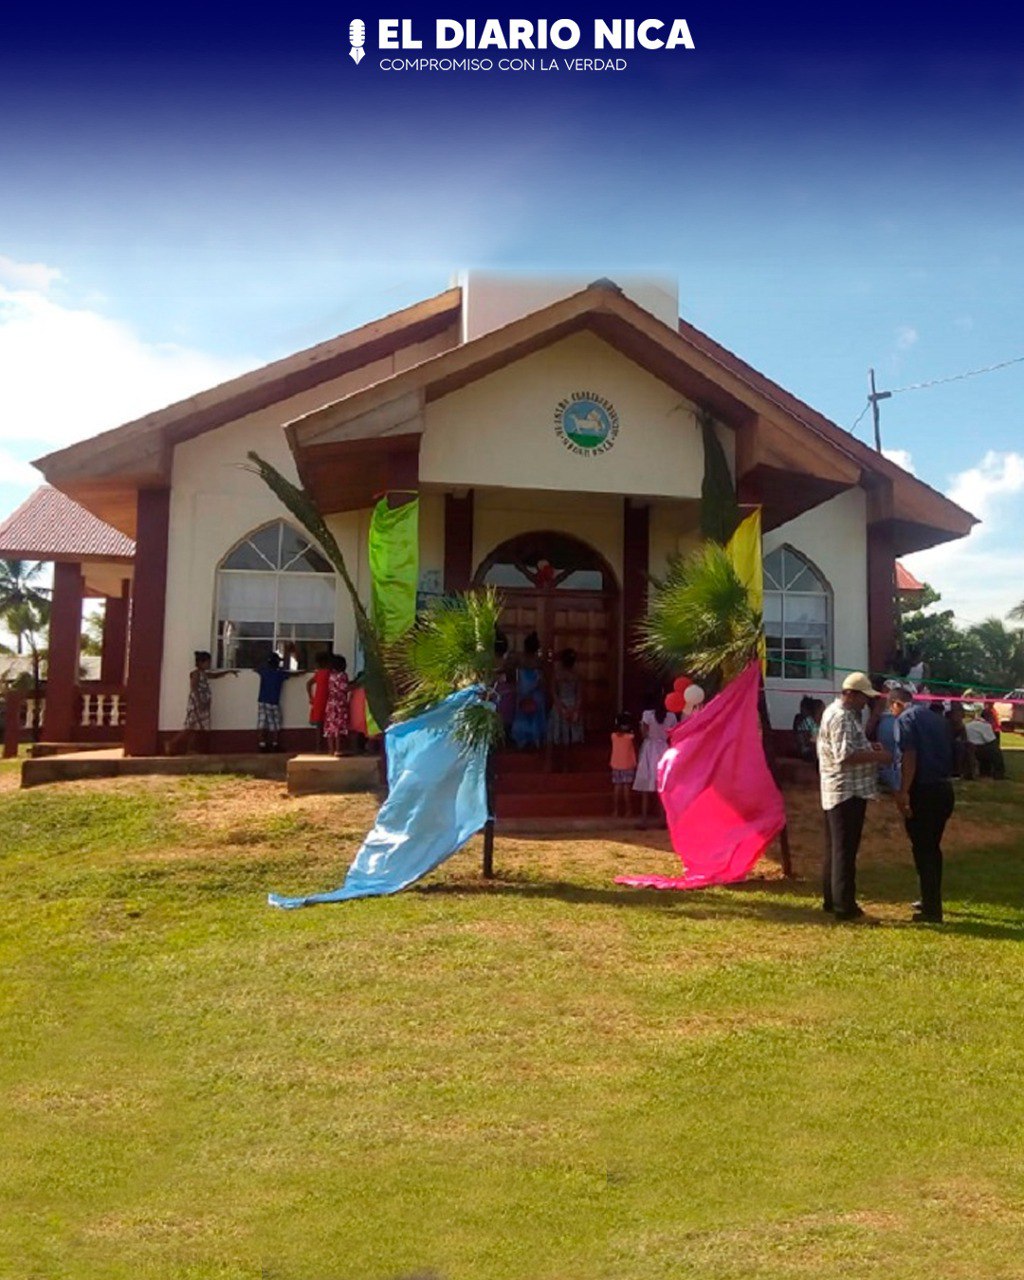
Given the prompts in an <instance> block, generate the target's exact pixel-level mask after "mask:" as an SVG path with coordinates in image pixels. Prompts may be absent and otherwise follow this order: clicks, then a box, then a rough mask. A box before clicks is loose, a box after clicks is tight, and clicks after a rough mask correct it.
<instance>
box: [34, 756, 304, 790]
mask: <svg viewBox="0 0 1024 1280" xmlns="http://www.w3.org/2000/svg"><path fill="white" fill-rule="evenodd" d="M287 760H288V757H287V756H285V755H274V754H273V753H271V752H267V753H260V752H246V753H242V754H232V755H228V754H224V753H218V754H210V755H194V756H125V754H124V752H123V751H122V750H121V748H120V747H116V748H110V749H107V750H103V751H88V750H86V751H74V752H69V753H68V754H67V755H63V756H44V757H42V758H40V759H37V760H33V759H28V760H25V761H23V763H22V766H21V785H22V786H23V787H38V786H41V785H42V784H43V783H47V782H74V781H76V780H79V779H82V778H123V777H142V776H145V775H147V774H149V775H153V774H158V775H165V776H174V777H180V776H182V775H187V774H190V773H244V774H246V775H248V776H249V777H253V778H271V779H274V780H276V781H281V782H283V781H284V777H285V766H286V764H287Z"/></svg>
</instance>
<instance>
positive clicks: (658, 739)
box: [633, 703, 679, 827]
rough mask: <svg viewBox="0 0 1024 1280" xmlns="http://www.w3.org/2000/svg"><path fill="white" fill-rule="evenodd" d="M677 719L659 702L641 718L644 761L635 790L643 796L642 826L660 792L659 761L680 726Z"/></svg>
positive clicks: (635, 779)
mask: <svg viewBox="0 0 1024 1280" xmlns="http://www.w3.org/2000/svg"><path fill="white" fill-rule="evenodd" d="M678 723H679V722H678V720H677V718H676V716H675V715H674V714H673V712H671V711H666V710H665V707H664V704H662V705H661V706H660V707H659V706H658V705H657V703H655V705H654V707H652V708H651V709H650V710H649V711H645V712H644V713H643V715H642V716H641V717H640V735H641V737H642V738H643V743H642V745H641V747H640V759H639V761H638V762H637V766H636V777H635V778H634V779H633V790H634V791H639V793H640V825H641V827H646V826H647V812H648V807H649V805H650V803H651V796H652V794H653V793H654V792H656V791H657V790H658V762H659V760H660V759H661V757H662V756H663V755H664V754H665V751H666V750H667V748H668V736H669V734H670V733H671V732H672V730H673V729H674V728H675V727H676V725H677V724H678Z"/></svg>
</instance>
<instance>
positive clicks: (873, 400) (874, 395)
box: [850, 356, 1024, 453]
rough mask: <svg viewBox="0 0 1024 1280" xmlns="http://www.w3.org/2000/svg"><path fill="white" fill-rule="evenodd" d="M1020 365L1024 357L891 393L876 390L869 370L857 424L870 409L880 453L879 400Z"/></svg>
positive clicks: (896, 389) (910, 385) (1001, 361)
mask: <svg viewBox="0 0 1024 1280" xmlns="http://www.w3.org/2000/svg"><path fill="white" fill-rule="evenodd" d="M1022 363H1024V356H1013V357H1012V358H1011V359H1010V360H1000V361H999V362H998V363H997V364H987V365H985V366H984V367H983V368H981V369H967V370H965V371H964V372H963V373H954V374H951V375H950V376H949V377H948V378H932V379H931V380H930V381H929V382H911V383H909V384H908V385H907V386H905V387H893V389H892V390H891V391H878V390H876V388H875V371H874V369H869V370H868V382H869V385H870V387H871V390H870V392H869V393H868V402H867V405H866V406H865V408H864V409H863V410H862V411H861V414H860V418H858V419H857V422H860V419H861V418H863V417H864V414H865V413H866V412H867V411H868V409H871V411H872V414H873V416H874V422H875V448H876V449H877V450H878V452H879V453H881V452H882V426H881V419H880V415H879V412H878V402H879V400H888V399H889V398H890V397H891V396H898V395H901V394H902V393H903V392H904V391H924V390H925V389H926V388H928V387H941V386H943V385H945V383H947V382H961V381H962V380H963V379H964V378H976V377H977V376H978V375H979V374H980V373H994V372H995V370H996V369H1008V368H1009V367H1010V365H1013V364H1022ZM857 422H855V423H854V424H853V426H852V427H851V428H850V433H851V435H852V433H853V430H854V428H855V427H856V426H857Z"/></svg>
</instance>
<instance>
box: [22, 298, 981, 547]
mask: <svg viewBox="0 0 1024 1280" xmlns="http://www.w3.org/2000/svg"><path fill="white" fill-rule="evenodd" d="M461 306H462V297H461V291H460V290H459V289H450V290H448V291H446V292H445V293H442V294H438V295H437V296H436V297H434V298H430V299H427V300H426V301H425V302H421V303H418V304H416V305H415V306H412V307H408V308H406V309H405V310H403V311H399V312H396V313H394V314H393V315H391V316H387V317H385V318H384V319H382V320H378V321H375V322H373V323H372V324H369V325H364V326H362V328H359V329H355V330H353V331H352V332H351V333H348V334H345V335H342V336H341V337H338V338H334V339H331V340H330V341H329V342H326V343H321V344H319V345H318V346H316V347H311V348H309V349H308V350H306V351H303V352H299V353H298V354H296V355H293V356H289V357H287V358H286V359H284V360H278V361H275V362H274V363H272V364H269V365H267V366H265V367H264V368H263V369H259V370H256V371H254V372H253V373H249V374H244V375H242V376H241V377H240V378H234V379H231V380H230V381H229V382H226V383H223V384H221V385H220V386H219V387H214V388H213V389H212V390H209V391H205V392H203V393H201V394H200V395H197V396H193V397H191V398H189V399H188V400H183V401H180V402H179V403H177V404H174V405H171V406H169V407H168V408H166V409H162V410H160V411H159V412H157V413H153V414H149V415H147V416H146V417H145V418H140V419H138V420H137V421H135V422H131V423H127V424H126V425H125V426H122V427H118V428H116V429H115V430H113V431H108V432H104V433H103V434H102V435H99V436H95V437H93V438H92V439H90V440H86V441H83V442H82V443H80V444H76V445H72V446H70V447H69V448H67V449H63V450H60V451H59V452H57V453H53V454H49V455H48V456H46V457H44V458H42V459H40V461H39V462H38V463H37V464H36V465H38V466H39V467H40V469H41V470H42V471H43V472H44V474H45V475H46V478H47V479H48V480H49V481H50V482H51V483H52V484H54V485H56V486H58V487H59V488H60V489H61V490H63V492H64V493H66V494H69V495H70V496H72V497H74V498H75V499H77V500H78V501H79V502H81V503H82V505H84V506H86V507H87V508H88V509H89V510H91V511H93V512H94V513H98V514H100V515H102V516H103V517H105V518H106V519H107V520H108V521H110V522H111V523H113V524H115V525H116V527H117V528H118V529H121V530H122V531H124V532H125V533H128V534H131V533H134V519H135V493H136V490H137V489H138V488H140V487H144V486H147V485H161V484H167V483H168V482H169V476H170V460H171V455H172V452H173V449H174V447H175V445H177V444H180V443H182V442H183V441H185V440H190V439H192V438H194V437H195V436H197V435H200V434H202V433H203V432H206V431H211V430H214V429H216V428H217V427H220V426H224V425H226V424H227V423H230V422H233V421H236V420H237V419H238V418H240V417H243V416H245V415H246V414H249V413H253V412H255V411H257V410H259V409H262V408H267V407H268V406H271V405H274V404H277V403H283V402H285V401H287V400H288V399H289V398H291V397H293V396H295V395H297V394H298V393H300V392H302V391H307V390H309V389H311V388H314V387H317V386H320V385H322V384H324V383H327V382H330V381H332V380H333V379H336V378H338V377H340V376H342V375H344V374H346V373H349V372H353V371H355V370H357V369H363V370H364V371H365V373H366V374H368V375H371V376H372V371H371V370H370V369H369V368H368V366H371V365H373V364H374V363H375V362H376V361H378V360H380V359H383V358H386V357H388V356H396V355H397V353H398V352H400V351H402V350H404V349H407V348H414V347H415V346H416V344H418V343H421V342H424V341H426V340H428V339H431V338H433V337H436V336H439V335H445V336H444V337H443V338H442V341H448V339H449V338H450V341H451V345H450V346H448V347H447V348H446V349H444V350H443V351H442V353H441V354H438V355H433V356H431V357H430V358H428V359H425V360H421V361H420V362H419V363H417V364H413V365H411V366H410V367H407V368H404V369H399V370H398V371H397V372H393V373H392V374H390V375H389V376H386V377H383V378H381V379H380V380H379V381H376V382H374V383H372V384H370V385H363V386H361V387H360V388H359V389H358V390H356V391H354V392H352V394H350V395H346V396H344V397H341V398H339V399H336V400H335V401H333V402H332V403H330V404H327V405H324V406H323V407H322V408H319V409H317V410H315V411H314V412H312V413H309V414H306V415H304V416H303V417H300V418H297V419H295V420H294V421H293V422H291V423H289V424H288V426H287V428H286V430H287V434H288V439H289V443H290V444H291V446H292V449H293V452H294V454H295V456H296V461H297V464H298V468H299V473H300V476H301V477H302V479H303V483H304V484H306V486H307V487H308V488H309V489H310V491H311V492H312V493H313V495H314V497H316V498H318V500H320V501H321V502H322V505H323V507H324V510H327V511H330V510H343V509H346V507H348V506H352V505H367V504H368V502H369V501H370V498H371V496H372V493H373V491H374V488H375V487H377V488H379V487H381V486H382V485H383V484H384V483H385V482H386V483H387V484H390V485H391V486H394V485H395V484H396V483H398V482H397V481H396V480H395V479H394V477H395V476H396V475H399V476H408V477H409V478H408V481H406V480H403V481H402V484H403V485H405V484H407V483H413V482H415V478H416V459H417V456H418V447H419V446H418V441H419V435H420V433H421V432H422V430H423V410H424V406H425V405H426V404H427V403H429V402H430V401H432V400H436V399H439V398H440V397H442V396H445V395H448V394H449V393H450V392H452V391H455V390H457V389H458V388H460V387H463V386H466V385H467V384H469V383H471V382H474V381H476V380H478V379H480V378H483V377H486V376H487V375H488V374H489V373H492V372H494V371H496V370H497V369H500V368H502V367H504V366H506V365H509V364H511V363H513V362H514V361H517V360H520V359H522V358H523V357H525V356H527V355H530V354H531V353H533V352H535V351H539V350H541V349H542V348H544V347H546V346H549V345H551V344H552V343H554V342H557V341H558V340H559V339H560V338H562V337H566V336H568V335H569V334H572V333H576V332H580V331H584V330H588V331H590V332H593V333H595V334H596V335H597V336H598V337H600V338H602V339H603V340H604V341H606V342H607V343H609V345H611V346H612V347H614V348H615V349H617V350H619V351H620V352H622V354H624V355H625V356H627V357H628V358H630V359H631V360H633V361H634V362H635V363H636V364H637V365H639V366H640V367H642V368H644V369H646V370H647V371H648V372H649V373H651V374H652V375H653V376H654V377H657V378H658V379H660V380H661V381H663V382H664V383H666V384H667V385H668V386H671V387H673V388H675V389H676V390H677V391H679V392H680V393H681V394H682V395H683V396H684V397H686V398H687V399H688V400H690V401H692V402H693V403H696V404H698V405H700V406H702V407H704V408H706V409H708V410H710V412H711V413H713V414H714V416H715V417H716V418H717V419H718V420H719V421H720V422H722V423H723V424H725V425H726V426H728V427H731V428H732V429H733V430H735V432H736V442H737V448H736V457H737V482H738V486H739V491H740V497H741V500H742V501H745V502H759V503H761V504H762V506H763V508H764V511H765V514H766V517H769V518H768V520H767V522H766V527H772V526H773V525H778V524H780V523H783V522H785V521H786V520H788V519H791V518H792V517H793V516H795V515H798V514H800V512H802V511H806V510H809V509H811V508H812V507H814V506H816V505H817V504H819V503H821V502H823V501H825V500H827V499H828V498H829V497H832V496H833V495H834V494H837V493H840V492H843V491H844V490H847V489H849V488H851V487H853V486H855V485H860V486H861V487H862V488H863V489H864V490H865V491H866V492H867V494H868V502H869V519H870V520H871V521H872V523H874V524H876V525H879V524H884V525H886V526H887V528H888V529H889V531H890V533H891V534H892V545H893V550H894V552H895V553H896V554H906V553H907V552H909V551H914V550H919V549H921V548H922V547H926V546H932V545H935V544H936V543H938V542H942V541H945V540H948V539H950V538H957V537H962V536H963V535H964V534H966V533H968V532H969V531H970V529H971V527H972V525H973V524H975V523H976V521H975V519H974V517H973V516H971V515H970V514H969V513H968V512H966V511H964V510H962V508H960V507H958V506H956V505H955V504H954V503H952V502H950V501H949V500H948V499H947V498H945V497H943V495H942V494H940V493H938V492H937V491H936V490H934V489H932V488H930V487H929V486H928V485H926V484H924V483H923V482H922V481H920V480H918V479H917V478H916V477H914V476H911V475H910V474H909V473H908V472H906V471H903V470H902V469H901V468H900V467H898V466H897V465H896V464H895V463H893V462H890V461H889V460H888V459H887V458H885V457H883V456H882V455H880V454H878V453H876V452H875V451H874V450H872V449H870V448H868V447H867V445H865V444H863V443H862V442H861V441H859V440H856V439H854V437H853V436H852V435H850V434H849V433H848V432H846V431H844V430H843V429H842V428H840V427H838V426H837V425H836V424H835V423H833V422H830V421H829V420H828V419H827V418H825V417H824V416H823V415H822V414H819V413H818V412H817V411H816V410H814V409H812V408H811V407H810V406H809V405H806V404H804V403H803V401H801V400H799V399H798V398H797V397H796V396H793V395H792V394H790V393H789V392H787V391H786V390H785V389H784V388H782V387H780V386H779V385H778V384H777V383H775V382H772V381H771V379H769V378H767V377H765V376H764V375H763V374H761V373H759V372H758V371H757V370H756V369H754V368H752V367H751V366H750V365H748V364H747V363H746V362H745V361H743V360H740V359H739V358H738V357H737V356H735V355H734V354H733V353H732V352H730V351H728V350H727V349H726V348H725V347H722V346H721V345H720V344H719V343H716V342H714V341H713V340H712V339H711V338H709V337H708V336H707V335H706V334H704V333H702V332H701V331H700V330H699V329H696V328H695V327H694V326H693V325H690V324H688V323H686V322H685V321H680V322H679V324H678V327H677V328H673V327H670V326H668V325H665V324H663V323H662V322H661V321H660V320H658V319H656V318H655V317H654V316H653V315H651V313H650V312H648V311H646V310H644V308H642V307H640V306H639V305H637V304H636V303H635V302H633V301H631V300H630V299H629V298H627V297H626V296H625V295H624V294H623V293H622V291H621V290H620V289H619V288H618V287H617V286H616V285H615V284H614V283H613V282H611V281H608V280H600V281H597V282H595V283H594V284H592V285H590V286H588V287H587V288H586V289H583V290H581V291H580V292H578V293H576V294H574V295H572V296H571V297H569V298H564V299H561V300H560V301H557V302H554V303H552V304H550V305H549V306H546V307H543V308H540V309H538V310H537V311H534V312H532V313H531V314H529V315H527V316H525V317H523V318H521V319H518V320H515V321H513V322H512V323H510V324H508V325H506V326H504V327H503V328H500V329H497V330H494V331H492V332H489V333H485V334H483V335H481V336H480V337H477V338H475V339H473V340H472V341H469V342H465V343H462V344H458V343H457V339H456V337H455V326H456V324H457V321H458V319H459V317H460V313H461ZM406 358H407V359H408V357H406ZM398 363H399V362H398V360H397V359H395V360H394V361H393V365H392V367H393V368H394V367H395V366H397V365H398ZM364 380H365V379H364ZM382 442H383V443H382ZM396 458H398V459H399V463H398V465H397V466H396V465H395V459H396ZM342 471H343V472H344V473H345V474H344V475H343V476H342V477H341V479H339V478H338V477H339V472H342ZM328 476H330V477H331V479H330V482H329V485H327V487H325V484H326V483H327V482H326V481H325V479H324V477H328ZM330 485H333V486H335V488H336V490H337V491H336V492H330V491H329V489H330ZM338 486H340V489H338ZM346 486H347V487H346ZM331 503H335V504H339V503H340V504H341V505H333V506H332V505H331Z"/></svg>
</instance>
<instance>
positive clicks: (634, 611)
mask: <svg viewBox="0 0 1024 1280" xmlns="http://www.w3.org/2000/svg"><path fill="white" fill-rule="evenodd" d="M622 516H623V519H622V622H623V627H622V637H623V654H622V705H623V707H624V708H625V709H626V710H627V711H632V712H634V713H635V714H637V715H639V714H640V712H641V711H643V709H644V708H643V706H642V705H641V704H642V703H643V700H644V690H645V686H646V685H647V684H648V683H649V681H650V675H649V673H648V672H647V670H646V668H645V667H644V665H643V664H642V663H641V661H640V659H639V658H637V657H636V655H635V654H634V652H633V646H634V644H635V643H636V627H637V624H638V623H639V622H640V620H641V619H642V618H643V617H644V616H645V614H646V613H647V573H648V569H649V565H650V555H651V534H650V508H649V507H647V506H639V505H637V504H635V503H634V502H632V501H631V500H630V499H629V498H623V512H622Z"/></svg>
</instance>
